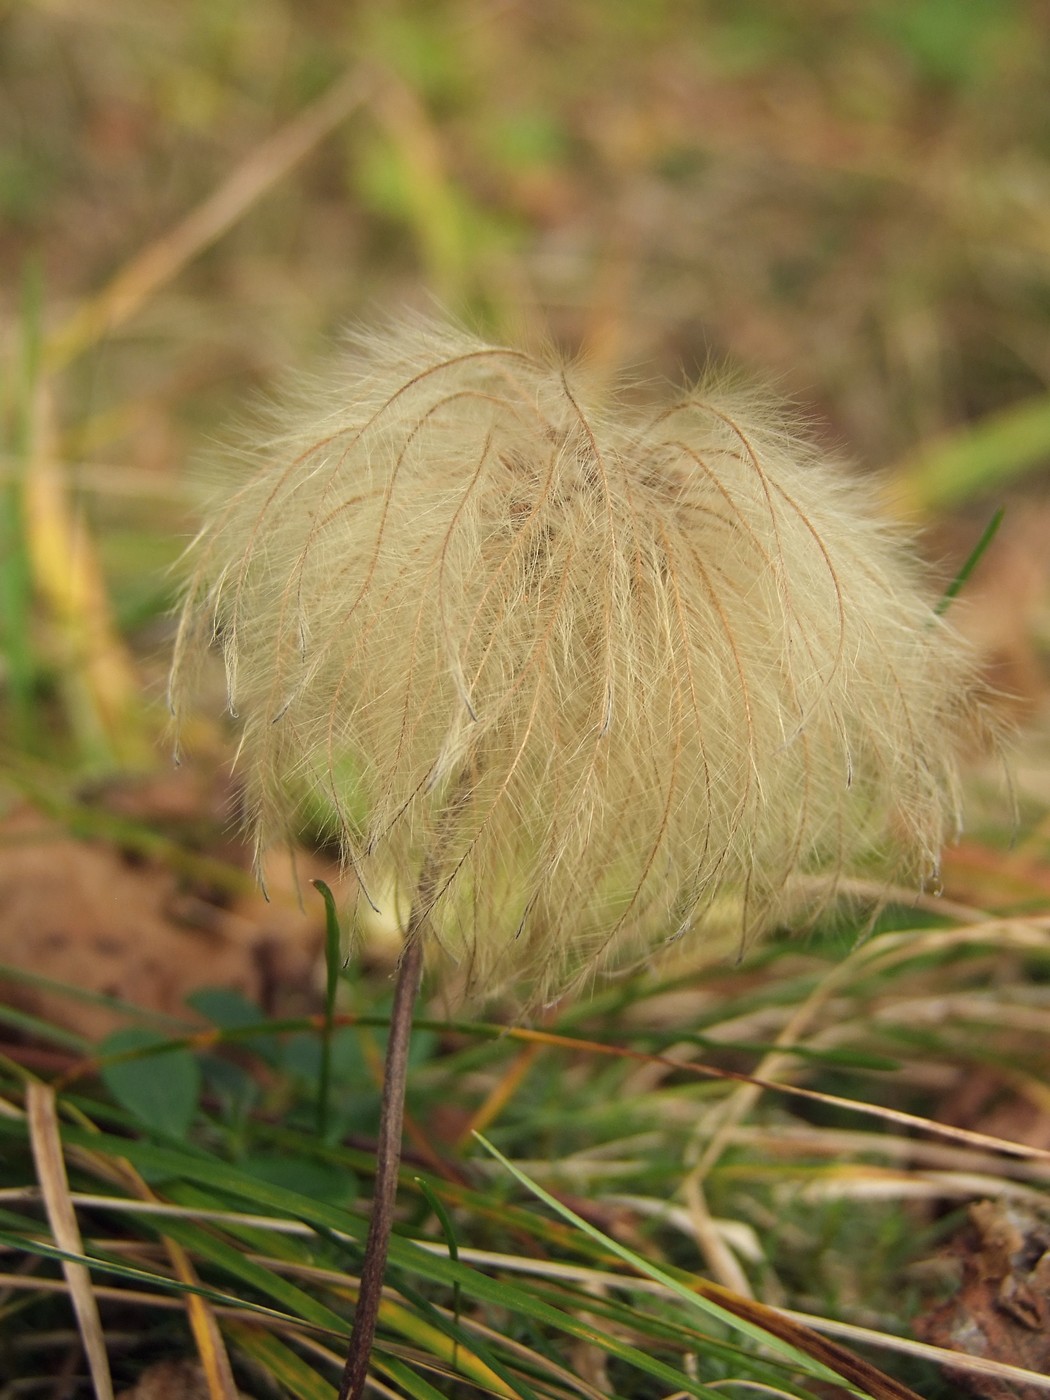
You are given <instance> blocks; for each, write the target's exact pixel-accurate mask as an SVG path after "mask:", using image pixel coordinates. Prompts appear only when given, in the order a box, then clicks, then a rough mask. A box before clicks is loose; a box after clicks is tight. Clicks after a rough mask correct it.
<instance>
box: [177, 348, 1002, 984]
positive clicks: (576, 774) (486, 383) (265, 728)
mask: <svg viewBox="0 0 1050 1400" xmlns="http://www.w3.org/2000/svg"><path fill="white" fill-rule="evenodd" d="M304 397H305V399H306V400H307V402H305V403H303V404H300V405H299V407H298V408H297V409H295V410H289V411H286V412H285V416H284V418H283V419H282V426H281V428H280V430H279V431H278V432H277V433H276V434H273V435H272V436H271V437H270V438H269V440H268V441H266V442H265V443H264V445H263V446H262V447H261V448H260V449H257V461H258V467H257V470H256V471H255V473H254V475H252V476H251V477H250V479H248V480H247V482H246V484H244V485H243V486H241V487H240V489H239V490H237V491H236V494H234V495H233V496H232V498H231V499H229V500H228V501H227V503H226V504H225V505H224V506H223V508H222V509H221V510H220V511H219V512H218V514H217V515H216V517H215V518H214V519H213V520H212V521H211V522H210V523H209V524H208V525H207V526H206V528H205V529H204V531H203V533H202V535H201V537H200V540H199V541H198V543H197V546H196V551H195V561H196V562H195V573H194V576H193V580H192V584H191V587H190V592H189V597H188V601H187V603H186V607H185V611H184V615H183V619H182V625H181V628H180V633H179V638H178V643H177V648H176V660H175V666H174V671H173V704H174V708H175V709H176V710H180V709H181V708H182V705H183V696H184V693H185V690H186V688H187V686H188V685H189V684H190V676H191V672H192V670H193V665H192V661H193V658H194V657H196V656H198V655H199V653H200V652H201V651H202V650H203V649H204V647H203V646H202V645H201V643H207V642H209V641H210V640H212V639H217V640H218V642H219V643H220V644H221V647H222V651H223V654H224V657H225V664H226V673H227V680H228V689H229V703H230V709H231V710H232V711H234V712H235V713H236V714H237V715H238V716H239V717H240V718H241V721H242V726H243V728H242V738H241V744H240V754H239V762H240V765H241V771H242V774H243V781H244V783H245V785H246V789H247V799H248V805H249V810H250V815H251V823H252V826H253V829H254V832H255V841H256V848H257V853H258V858H259V859H260V860H261V858H262V853H263V851H264V850H265V848H266V847H267V845H268V844H269V843H270V842H272V841H273V840H274V839H276V838H278V837H279V836H280V835H281V834H282V833H284V832H286V831H287V829H288V827H289V826H290V825H294V822H295V807H296V803H297V801H299V800H301V798H302V796H303V794H304V793H306V792H308V791H309V790H311V789H313V790H316V791H320V792H321V793H323V794H324V796H325V799H326V804H327V806H328V808H329V809H330V811H331V813H332V819H333V823H334V825H335V828H336V832H335V834H336V835H337V836H338V839H339V841H340V843H341V846H342V849H343V852H344V854H345V857H346V860H347V862H348V863H349V865H350V866H351V867H352V868H353V871H354V873H355V875H356V877H357V881H358V889H359V891H360V895H359V897H360V898H361V899H364V900H367V901H369V902H370V903H375V902H378V901H383V902H384V903H386V904H389V905H392V906H396V907H397V908H400V909H408V908H410V907H414V908H415V909H416V911H417V913H419V914H421V915H425V916H426V917H425V918H420V919H419V920H417V921H415V922H414V929H415V934H414V936H425V938H426V941H427V944H428V953H434V954H437V953H440V954H442V955H444V956H445V957H446V958H448V959H450V960H451V961H452V962H453V963H454V964H456V966H457V967H458V968H459V969H460V971H461V974H462V979H463V982H464V984H465V986H466V988H467V990H468V992H471V993H474V994H477V995H480V996H482V997H487V996H490V995H493V994H496V993H507V992H509V993H512V994H513V995H514V996H515V997H516V998H517V999H519V1000H521V1001H524V1002H527V1003H528V1002H537V1001H547V1000H549V999H551V998H552V997H555V996H557V995H559V994H560V993H562V992H564V991H566V990H568V989H571V988H573V987H575V986H576V985H578V984H580V983H581V982H585V981H587V980H588V979H590V978H591V977H593V976H594V975H595V974H597V973H600V972H603V971H609V970H610V969H615V968H618V967H623V966H625V965H631V964H633V963H635V962H637V961H638V960H640V959H645V958H649V957H651V956H653V955H654V954H657V953H659V951H660V950H661V948H663V947H665V946H667V945H668V944H673V943H679V942H681V941H683V940H692V941H694V943H696V944H697V946H698V947H701V948H702V946H703V944H704V941H705V939H706V940H711V939H715V938H716V937H717V938H718V939H721V940H722V941H723V942H724V940H725V937H726V933H727V930H730V931H731V934H732V937H733V938H734V939H735V940H737V941H739V942H741V943H746V942H747V941H749V940H750V939H752V938H753V937H754V936H756V935H758V934H760V933H761V932H762V931H763V930H765V929H768V928H769V927H770V926H772V925H774V924H776V923H777V921H778V920H782V919H784V918H787V917H789V916H790V915H791V914H792V913H793V912H797V910H798V907H799V900H800V897H801V894H802V893H803V892H804V893H805V895H806V897H807V898H808V899H809V900H810V902H812V898H813V893H814V890H815V889H817V890H821V891H823V895H822V896H821V897H831V895H832V894H833V891H834V887H835V880H836V877H839V876H841V875H842V874H844V873H855V872H857V871H864V872H866V873H875V872H878V874H879V875H881V877H883V878H886V879H907V880H912V881H918V882H921V881H922V880H924V879H927V878H929V877H931V876H932V875H933V874H934V872H935V871H936V869H937V863H938V856H939V851H940V849H941V845H942V842H943V841H944V839H945V837H946V835H948V834H950V832H951V831H952V829H953V828H954V827H955V825H956V823H957V820H958V798H957V786H958V784H957V772H956V755H957V753H958V751H959V748H960V745H961V743H962V742H963V739H964V737H965V735H966V734H967V732H968V731H969V730H970V728H971V727H972V726H973V724H974V722H975V715H976V702H975V701H974V698H973V697H974V693H975V686H974V681H973V671H972V662H971V660H970V657H969V656H968V654H967V651H966V649H965V647H964V646H963V644H962V643H961V642H960V641H959V639H958V638H957V637H956V635H955V634H954V633H953V632H952V631H951V630H950V628H948V627H947V626H946V625H945V624H944V623H943V622H942V621H941V620H940V619H939V618H937V617H935V616H934V612H933V609H932V607H931V596H930V593H929V591H928V588H927V586H926V585H925V583H924V582H923V580H922V578H921V575H920V573H919V571H918V570H917V567H916V565H915V564H914V562H913V561H912V560H911V559H910V558H909V556H908V552H907V549H906V547H905V544H904V543H902V541H901V540H900V539H898V538H897V537H896V535H895V534H894V533H893V531H891V530H890V529H889V528H888V527H887V526H886V525H885V524H882V523H879V522H878V521H877V519H876V517H875V513H874V511H873V510H872V503H871V501H870V499H869V496H868V493H867V491H866V490H865V488H864V486H863V485H862V484H861V483H859V482H858V481H857V480H855V479H852V478H851V477H849V476H847V475H845V474H844V473H843V472H842V470H841V469H840V468H839V467H838V466H837V465H836V464H834V463H831V464H829V463H828V462H826V461H825V460H823V459H822V457H821V454H820V453H819V452H818V451H817V450H816V449H815V447H814V446H812V445H811V444H810V443H809V442H808V441H807V440H806V439H805V437H804V436H801V435H800V434H799V433H798V431H797V430H796V428H795V427H794V425H792V424H791V423H790V422H788V421H786V420H785V418H784V417H783V416H782V415H781V414H780V413H779V412H778V411H777V410H775V409H774V410H771V409H770V408H768V407H767V406H765V405H764V404H763V403H761V402H756V401H755V400H754V398H753V396H751V395H749V394H747V393H739V392H737V391H734V390H732V389H728V390H715V389H712V390H705V389H704V388H700V389H698V390H697V391H696V392H695V393H692V394H690V395H689V396H687V397H685V398H683V399H681V401H679V402H674V403H671V404H669V405H667V406H665V407H663V408H661V409H658V410H638V409H629V408H625V407H624V406H622V405H620V404H616V403H613V404H611V405H608V406H601V407H595V406H593V405H589V404H588V403H587V402H586V399H585V395H584V393H583V391H582V390H578V389H577V388H576V387H574V383H573V380H572V377H571V376H570V374H569V373H568V372H566V371H565V370H564V369H563V368H561V367H559V366H558V365H557V364H554V363H549V362H544V361H543V360H540V359H536V358H533V357H531V356H530V355H527V354H525V353H522V352H519V351H517V350H512V349H504V348H499V347H497V346H492V345H488V344H485V343H483V342H482V341H480V340H477V339H474V338H472V337H471V336H469V335H467V334H463V333H460V332H458V331H455V330H451V329H448V328H446V327H444V326H439V325H435V324H430V323H425V324H421V323H413V324H410V325H406V326H402V327H399V328H396V329H393V330H388V331H385V332H382V333H377V334H376V333H369V334H362V335H361V336H359V337H358V338H357V339H356V340H355V341H353V342H352V344H351V345H350V346H349V348H348V350H347V352H346V354H345V356H344V358H343V359H342V360H341V361H340V362H339V363H338V365H337V366H336V368H335V371H334V373H333V375H332V377H331V379H330V380H329V382H327V383H326V384H324V385H322V386H321V387H320V388H319V389H316V390H314V391H312V396H311V393H309V392H308V393H307V394H306V395H305V396H304ZM815 877H817V878H815ZM421 904H422V905H425V908H421V907H420V905H421ZM423 930H425V935H424V933H423Z"/></svg>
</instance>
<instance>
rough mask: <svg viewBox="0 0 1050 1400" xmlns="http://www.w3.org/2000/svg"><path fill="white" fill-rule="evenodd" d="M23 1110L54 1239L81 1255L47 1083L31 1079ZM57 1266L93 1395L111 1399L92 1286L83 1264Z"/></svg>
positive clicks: (65, 1247) (106, 1360)
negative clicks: (60, 1270)
mask: <svg viewBox="0 0 1050 1400" xmlns="http://www.w3.org/2000/svg"><path fill="white" fill-rule="evenodd" d="M27 1114H28V1119H29V1135H30V1140H31V1142H32V1147H33V1160H34V1162H35V1163H36V1172H37V1179H38V1181H39V1183H40V1190H41V1193H42V1195H43V1198H44V1205H45V1207H46V1209H47V1218H48V1222H49V1223H50V1225H51V1232H52V1234H53V1235H54V1238H55V1243H56V1244H57V1245H58V1246H59V1248H60V1249H64V1250H68V1251H69V1252H70V1253H71V1254H81V1255H82V1254H83V1253H84V1246H83V1242H82V1240H81V1238H80V1228H79V1226H78V1225H77V1218H76V1214H75V1212H74V1210H73V1204H72V1201H71V1200H70V1195H69V1180H68V1178H67V1176H66V1166H65V1160H64V1158H63V1155H62V1139H61V1136H60V1134H59V1130H58V1114H57V1112H56V1110H55V1094H54V1090H53V1089H52V1088H51V1087H50V1086H49V1085H46V1084H37V1083H30V1085H29V1087H28V1090H27ZM62 1271H63V1273H64V1274H65V1277H66V1283H67V1284H68V1285H69V1293H70V1297H71V1298H72V1301H73V1309H74V1311H75V1313H76V1318H77V1326H78V1327H79V1329H80V1336H81V1340H82V1341H83V1344H84V1353H85V1355H86V1356H87V1360H88V1366H89V1367H90V1370H91V1379H92V1383H93V1385H94V1388H95V1397H96V1400H113V1380H112V1377H111V1375H110V1370H109V1358H108V1356H107V1353H106V1342H105V1337H104V1335H103V1332H102V1320H101V1318H100V1317H99V1311H98V1302H97V1300H96V1298H95V1295H94V1292H93V1291H92V1286H91V1276H90V1274H89V1273H88V1270H87V1268H86V1267H85V1266H84V1265H83V1264H73V1263H63V1265H62Z"/></svg>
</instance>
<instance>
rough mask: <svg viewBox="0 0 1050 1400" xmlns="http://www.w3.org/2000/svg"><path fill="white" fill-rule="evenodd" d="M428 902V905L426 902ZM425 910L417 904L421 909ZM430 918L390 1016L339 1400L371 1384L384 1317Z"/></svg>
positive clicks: (413, 924)
mask: <svg viewBox="0 0 1050 1400" xmlns="http://www.w3.org/2000/svg"><path fill="white" fill-rule="evenodd" d="M420 903H422V901H421V902H420ZM419 908H420V904H417V906H416V909H419ZM425 917H426V915H425V913H423V914H420V915H418V916H417V912H416V910H413V913H412V917H411V919H410V920H409V925H408V933H407V938H406V943H405V951H404V954H403V955H402V958H401V962H400V965H399V966H398V971H397V982H396V983H395V986H394V1005H393V1008H392V1009H391V1012H390V1035H389V1039H388V1040H387V1047H386V1065H385V1067H384V1070H383V1105H382V1110H381V1112H380V1118H379V1139H378V1141H377V1143H376V1179H375V1193H374V1199H373V1203H372V1220H371V1224H370V1225H369V1227H368V1239H367V1241H366V1243H365V1257H364V1262H363V1264H362V1266H361V1283H360V1289H359V1292H358V1295H357V1308H356V1310H355V1312H354V1329H353V1332H352V1333H351V1334H350V1347H349V1350H348V1352H347V1357H346V1365H345V1367H344V1368H343V1378H342V1380H341V1382H340V1384H339V1400H360V1397H361V1395H362V1394H363V1393H364V1388H365V1382H366V1380H367V1379H368V1362H369V1358H370V1357H371V1354H372V1341H373V1339H374V1337H375V1332H376V1321H377V1319H378V1317H379V1303H380V1299H381V1298H382V1294H383V1275H384V1273H385V1272H386V1256H387V1249H388V1247H389V1245H390V1231H391V1227H392V1226H393V1223H394V1201H395V1198H396V1196H397V1176H398V1168H399V1166H400V1164H401V1128H402V1123H403V1122H404V1117H405V1087H406V1084H407V1081H408V1050H409V1043H410V1041H411V1039H412V1011H413V1008H414V1006H415V1002H416V995H417V993H418V991H419V984H420V980H421V978H422V973H423V939H422V937H421V932H422V931H421V929H420V927H419V925H420V924H421V923H422V922H423V920H424V919H425Z"/></svg>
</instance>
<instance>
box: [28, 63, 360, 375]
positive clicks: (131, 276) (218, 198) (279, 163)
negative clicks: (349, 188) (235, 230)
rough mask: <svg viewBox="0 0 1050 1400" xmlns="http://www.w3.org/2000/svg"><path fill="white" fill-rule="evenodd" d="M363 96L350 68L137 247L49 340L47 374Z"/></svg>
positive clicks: (228, 222) (231, 217) (153, 286)
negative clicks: (179, 216) (153, 238)
mask: <svg viewBox="0 0 1050 1400" xmlns="http://www.w3.org/2000/svg"><path fill="white" fill-rule="evenodd" d="M368 91H369V84H368V81H367V80H366V78H365V76H364V75H363V74H362V73H361V72H360V71H359V70H357V69H353V70H351V71H350V72H349V73H347V74H345V75H344V76H343V77H342V78H340V79H339V80H338V82H335V83H333V84H332V86H331V87H330V88H329V89H328V90H327V92H325V93H323V94H322V95H321V96H320V97H319V98H317V100H316V101H315V102H313V103H312V104H311V105H310V106H309V107H307V108H306V109H305V110H304V111H302V112H300V113H299V115H298V116H297V117H295V118H294V119H293V120H292V121H290V122H289V123H288V124H287V125H286V126H284V127H282V128H281V130H280V131H278V132H277V133H276V134H275V135H273V136H271V137H270V138H269V140H267V141H264V142H263V143H262V145H261V146H258V147H257V148H256V149H255V150H254V151H253V152H252V153H251V154H250V155H249V156H247V157H246V159H245V160H244V161H242V163H241V164H240V165H239V166H237V168H236V169H235V170H234V171H233V172H232V174H231V175H230V176H229V177H228V178H227V179H226V180H225V181H224V183H223V184H222V185H221V186H220V187H219V188H218V189H217V190H216V191H215V192H214V193H213V194H211V195H209V197H208V198H207V199H206V200H205V201H204V202H203V203H202V204H199V205H198V206H197V208H196V209H194V210H193V211H192V212H191V213H190V214H188V215H187V216H186V217H185V218H184V219H183V220H182V221H181V222H180V223H178V224H176V225H175V227H174V228H173V229H170V230H169V231H168V232H167V233H166V234H165V235H164V236H163V237H161V238H159V239H157V241H156V242H155V243H151V244H150V245H149V247H147V248H144V249H143V250H142V252H140V253H139V254H138V255H137V256H136V257H134V258H133V259H132V260H131V262H130V263H128V264H127V265H126V266H125V267H124V268H123V269H122V270H121V271H120V272H118V273H117V275H116V276H115V277H114V278H113V279H112V281H111V282H110V283H109V284H108V285H107V286H106V287H104V288H103V289H102V291H101V292H99V293H98V295H97V296H95V297H93V298H92V299H91V300H90V301H86V302H84V303H83V305H82V306H80V307H79V309H78V310H77V311H76V312H75V313H74V315H73V316H72V317H71V318H70V319H69V321H68V322H67V323H66V324H65V325H64V326H63V327H61V329H60V330H59V331H57V332H56V334H55V335H54V336H53V337H52V338H51V339H50V340H49V342H48V345H47V348H46V352H45V363H46V365H47V367H48V368H49V369H52V370H54V369H60V368H62V367H63V366H64V365H66V364H68V363H69V362H70V360H73V359H75V358H76V357H77V355H79V354H81V353H82V352H83V351H84V350H86V349H87V348H88V347H89V346H91V345H93V344H94V343H95V342H96V341H97V340H99V339H100V338H101V337H102V336H103V335H105V334H106V333H107V332H109V331H111V330H112V329H114V328H115V327H116V326H119V325H122V324H123V323H124V322H125V321H127V320H128V318H129V317H131V316H132V315H133V314H134V313H135V312H136V311H137V310H138V308H139V307H140V306H141V305H142V303H143V302H144V301H146V300H147V299H148V298H149V297H150V296H152V294H153V293H154V292H155V291H157V289H158V288H159V287H162V286H163V285H164V283H165V282H168V281H170V280H171V278H172V277H174V276H175V275H176V274H177V273H178V272H180V271H181V269H182V268H183V267H184V266H185V265H186V264H187V263H188V262H190V261H191V259H192V258H194V257H196V255H197V254H198V253H200V252H201V251H202V250H203V249H205V248H207V247H208V245H209V244H211V243H214V242H215V241H216V239H218V238H220V237H221V236H222V234H224V233H225V232H226V230H227V229H228V228H230V227H231V226H232V225H233V224H235V223H236V222H237V220H238V219H239V218H240V217H241V216H242V215H243V214H244V213H246V212H247V210H248V209H250V208H251V206H252V205H253V204H254V203H255V201H256V200H257V199H259V198H260V196H262V195H263V194H265V193H266V191H267V190H268V189H272V188H273V187H274V186H275V185H277V184H278V183H279V182H280V181H281V180H282V179H284V177H285V176H286V175H288V174H289V172H290V171H291V170H292V169H294V167H295V166H296V165H297V164H298V163H299V162H300V161H301V160H302V159H303V157H304V156H306V155H307V154H308V153H309V152H310V151H311V150H312V149H313V147H314V146H316V145H317V144H318V142H319V141H322V140H323V139H324V137H326V136H327V135H328V134H329V133H330V132H332V131H334V130H335V128H336V127H337V126H338V125H339V124H340V122H342V121H344V120H345V119H346V117H348V116H349V115H350V113H351V112H353V111H354V109H355V108H356V107H358V106H360V105H361V103H362V102H363V101H364V100H365V99H366V97H367V96H368Z"/></svg>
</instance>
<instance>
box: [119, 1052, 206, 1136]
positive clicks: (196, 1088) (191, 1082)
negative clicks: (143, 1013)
mask: <svg viewBox="0 0 1050 1400" xmlns="http://www.w3.org/2000/svg"><path fill="white" fill-rule="evenodd" d="M136 1051H137V1052H140V1053H137V1054H136V1053H134V1052H136ZM100 1054H101V1056H102V1058H103V1060H106V1059H108V1058H109V1057H111V1056H120V1057H121V1058H119V1059H111V1060H110V1062H109V1063H103V1064H102V1066H101V1071H100V1073H101V1076H102V1082H103V1084H105V1086H106V1088H107V1089H108V1090H109V1092H110V1093H111V1094H112V1095H113V1098H114V1099H115V1100H116V1101H117V1103H118V1104H120V1106H121V1107H122V1108H125V1109H127V1111H128V1112H129V1113H130V1114H132V1115H133V1116H134V1117H135V1118H137V1119H138V1121H139V1122H140V1123H141V1124H142V1125H143V1126H144V1127H146V1128H148V1129H150V1131H151V1132H153V1133H156V1134H157V1135H158V1136H159V1137H166V1138H184V1137H185V1136H186V1133H187V1132H188V1131H189V1127H190V1124H191V1123H192V1122H193V1118H194V1114H195V1113H196V1112H197V1105H198V1102H199V1100H200V1090H201V1072H200V1065H199V1064H198V1063H197V1057H196V1056H195V1055H192V1054H191V1053H190V1051H188V1050H186V1049H183V1048H179V1047H171V1048H170V1042H169V1041H168V1040H167V1038H166V1037H165V1036H162V1035H158V1033H157V1032H156V1031H151V1030H147V1029H146V1028H145V1027H142V1026H128V1027H127V1028H126V1029H124V1030H120V1031H115V1032H114V1033H113V1034H112V1035H110V1036H107V1037H106V1039H105V1040H104V1041H103V1042H102V1045H101V1047H100Z"/></svg>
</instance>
